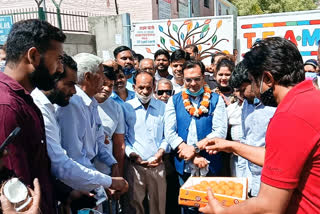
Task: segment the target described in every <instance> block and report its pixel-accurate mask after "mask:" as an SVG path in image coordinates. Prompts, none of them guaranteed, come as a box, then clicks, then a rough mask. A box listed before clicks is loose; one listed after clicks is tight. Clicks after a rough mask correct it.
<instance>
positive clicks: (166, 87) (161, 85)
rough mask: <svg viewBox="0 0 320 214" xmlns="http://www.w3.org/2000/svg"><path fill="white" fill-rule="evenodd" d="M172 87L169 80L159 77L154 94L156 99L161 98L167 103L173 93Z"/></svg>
mask: <svg viewBox="0 0 320 214" xmlns="http://www.w3.org/2000/svg"><path fill="white" fill-rule="evenodd" d="M172 89H173V87H172V83H171V81H170V80H168V79H166V78H161V79H160V80H159V81H158V82H157V86H156V90H155V96H156V98H157V99H158V100H161V101H163V102H164V103H167V102H168V100H169V98H170V97H171V96H172V95H173V90H172Z"/></svg>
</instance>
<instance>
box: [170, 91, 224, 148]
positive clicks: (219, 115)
mask: <svg viewBox="0 0 320 214" xmlns="http://www.w3.org/2000/svg"><path fill="white" fill-rule="evenodd" d="M189 99H190V101H191V102H192V104H193V106H196V99H200V97H196V99H193V98H192V97H190V98H189ZM212 114H213V116H212V132H211V133H210V134H208V135H207V138H215V137H218V138H226V136H227V130H228V117H227V111H226V107H225V104H224V101H223V99H222V98H221V97H220V96H219V100H218V103H217V105H216V108H215V110H214V112H213V113H212ZM165 121H166V125H165V136H166V140H167V142H168V143H169V144H170V146H171V148H172V149H176V148H177V146H179V144H180V143H181V142H182V141H183V139H182V138H181V137H180V136H179V135H178V133H177V119H176V111H175V108H174V104H173V99H172V97H170V98H169V101H168V103H167V106H166V113H165ZM188 130H189V133H188V137H187V144H189V145H192V144H194V143H197V142H198V137H197V128H196V121H195V117H192V119H191V122H190V125H189V129H188Z"/></svg>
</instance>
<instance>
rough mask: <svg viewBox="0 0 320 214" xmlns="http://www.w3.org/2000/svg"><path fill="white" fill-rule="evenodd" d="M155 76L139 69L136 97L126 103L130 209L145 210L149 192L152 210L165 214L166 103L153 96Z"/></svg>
mask: <svg viewBox="0 0 320 214" xmlns="http://www.w3.org/2000/svg"><path fill="white" fill-rule="evenodd" d="M154 82H155V81H154V77H153V76H152V74H150V73H148V72H144V71H138V72H137V74H136V75H135V78H134V85H133V87H134V90H135V92H136V97H135V98H134V99H132V100H130V101H128V102H127V103H125V104H126V109H127V110H128V114H127V115H126V116H128V121H127V126H128V132H126V148H125V153H126V155H127V157H129V158H130V160H131V162H129V163H128V170H127V178H128V183H129V203H130V210H128V212H126V213H146V211H145V210H144V206H143V200H144V198H145V197H146V195H148V197H147V198H148V202H149V213H152V214H164V213H165V203H166V173H165V167H164V164H163V162H162V157H163V154H164V153H165V151H167V149H168V144H167V142H166V140H165V138H164V111H165V104H164V103H163V102H162V101H160V100H156V99H154V98H153V90H154Z"/></svg>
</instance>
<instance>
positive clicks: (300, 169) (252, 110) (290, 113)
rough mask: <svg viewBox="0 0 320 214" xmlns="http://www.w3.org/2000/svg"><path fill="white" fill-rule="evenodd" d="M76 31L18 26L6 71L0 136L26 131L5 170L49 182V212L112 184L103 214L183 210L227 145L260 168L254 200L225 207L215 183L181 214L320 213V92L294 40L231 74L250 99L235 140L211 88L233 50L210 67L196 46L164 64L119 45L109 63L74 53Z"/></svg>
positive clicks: (164, 56)
mask: <svg viewBox="0 0 320 214" xmlns="http://www.w3.org/2000/svg"><path fill="white" fill-rule="evenodd" d="M65 38H66V36H65V35H64V34H63V32H62V31H61V30H59V29H57V28H55V27H53V26H52V25H50V24H49V23H47V22H45V21H40V20H25V21H21V22H18V23H15V24H14V25H13V27H12V29H11V31H10V34H9V36H8V40H7V43H6V66H5V69H4V72H3V73H0V88H1V89H0V111H1V113H0V118H1V119H0V122H1V124H0V130H1V131H0V142H1V143H2V142H3V141H4V140H5V139H6V137H7V136H8V135H9V134H10V132H11V131H12V130H13V129H15V128H16V127H20V128H21V129H22V132H21V134H20V135H19V136H18V137H17V139H16V141H15V142H14V143H12V144H10V145H9V146H8V147H7V150H8V151H9V152H8V155H7V156H6V157H4V158H3V162H4V166H5V167H6V168H8V169H9V170H12V171H13V172H14V175H15V176H17V177H19V178H20V179H21V180H22V181H23V182H24V183H25V184H27V185H30V186H32V185H33V181H34V179H36V178H38V180H39V183H40V188H41V202H40V210H41V212H42V213H49V214H50V213H56V208H57V203H56V202H57V200H59V201H60V202H62V204H64V205H65V207H67V209H69V208H71V210H72V212H73V213H77V211H78V210H79V209H82V208H84V207H94V206H95V205H96V204H95V202H96V201H95V200H94V199H93V196H92V194H90V192H91V191H93V190H96V189H97V188H101V187H102V188H103V189H105V190H106V192H107V194H108V196H109V197H110V199H112V200H110V203H109V204H108V206H107V207H106V206H104V212H107V213H113V212H115V211H116V210H118V209H119V207H120V208H121V210H122V212H123V213H152V214H157V213H159V214H164V213H179V212H180V208H179V207H178V204H177V201H178V197H177V195H178V191H179V187H180V186H181V185H183V183H184V182H185V181H186V180H187V179H188V178H189V177H190V176H192V175H195V176H199V175H200V176H222V175H225V174H224V168H225V164H224V161H223V160H224V158H223V154H222V153H220V152H221V151H224V152H228V153H234V154H236V156H234V157H233V158H235V159H236V161H234V163H235V165H234V167H235V168H236V170H235V172H236V176H245V177H247V173H248V172H249V173H250V174H251V175H250V177H252V179H250V185H249V186H250V196H251V197H252V198H251V199H249V200H247V201H245V202H243V203H241V204H239V205H236V206H232V207H229V208H226V207H223V206H222V205H221V204H220V203H219V202H218V201H216V200H215V199H214V195H213V193H212V191H211V190H208V196H209V203H208V205H207V206H206V207H204V208H201V209H199V210H198V209H197V208H190V207H184V206H183V207H182V209H181V212H182V213H185V214H188V213H199V212H203V213H248V212H249V213H283V212H287V213H317V212H319V210H320V200H319V199H320V198H319V196H318V195H317V190H318V188H317V182H318V181H319V168H320V165H319V152H320V151H319V147H318V144H319V138H320V137H319V124H320V121H319V119H318V118H317V117H315V116H314V115H316V109H317V107H319V106H320V97H319V95H320V94H319V93H320V92H319V90H318V85H317V82H316V81H315V80H313V81H303V80H304V71H303V62H302V58H301V55H300V53H299V51H298V50H297V48H296V47H295V46H294V44H293V43H291V42H289V41H287V40H285V39H282V38H277V37H275V38H269V39H265V40H262V41H260V42H259V43H257V44H255V45H254V46H253V48H252V49H251V51H249V52H248V53H247V54H246V55H245V56H244V60H243V61H242V62H240V63H239V64H238V65H237V67H236V69H235V71H234V73H233V74H232V77H231V85H232V86H233V87H234V88H236V89H237V90H239V92H240V96H239V97H241V98H242V99H245V101H244V103H243V104H241V105H242V107H241V109H240V112H241V118H242V120H241V121H242V124H241V125H242V137H241V140H239V141H240V142H239V141H236V140H235V141H231V140H225V139H226V137H227V133H228V126H229V128H230V124H231V123H230V117H229V115H230V114H229V112H228V108H229V106H228V107H227V106H226V103H225V102H224V100H223V98H222V97H221V96H219V94H217V93H215V92H213V91H212V89H213V88H214V87H216V85H217V83H216V81H215V78H214V76H215V69H216V66H217V65H218V67H219V59H218V57H219V56H221V57H224V54H216V55H215V56H214V57H213V58H212V68H207V69H206V67H205V66H204V64H203V63H202V62H201V61H199V60H197V48H196V46H192V45H191V46H188V47H187V48H186V49H185V50H180V49H179V50H176V51H174V52H173V53H172V54H171V55H170V54H169V52H167V51H165V50H162V49H160V50H158V51H157V52H156V53H155V54H154V59H139V58H141V57H139V56H137V54H135V53H134V52H133V51H132V50H131V49H130V48H128V47H126V46H120V47H118V48H116V49H115V50H114V60H109V61H107V62H103V60H102V59H101V58H100V57H98V56H95V55H93V54H89V53H79V54H77V55H75V56H73V57H70V56H68V55H66V54H65V53H64V52H63V48H62V44H63V42H64V40H65ZM135 61H136V62H135ZM169 66H170V68H171V70H172V72H169ZM207 83H208V84H207ZM311 97H312V98H311ZM255 98H259V101H257V102H256V99H255ZM305 105H307V106H308V110H306V109H305V108H304V106H305ZM276 106H277V109H275V107H276ZM234 108H236V106H234ZM229 111H230V110H229ZM270 118H272V119H271V120H270ZM269 121H270V124H269ZM228 124H229V125H228ZM268 124H269V125H268ZM231 128H232V127H231ZM231 139H232V138H231ZM265 145H266V147H265ZM241 162H242V163H243V162H244V163H245V164H244V165H245V168H244V169H241V167H240V166H244V165H243V164H242V165H241ZM246 166H247V167H246ZM260 166H263V168H261V167H260ZM172 169H173V170H172ZM241 170H242V171H241ZM261 170H262V172H261ZM260 176H261V183H260ZM35 184H37V180H36V182H35ZM35 189H36V190H37V191H39V187H38V186H37V185H36V186H35ZM126 192H127V193H126ZM1 199H2V198H1ZM119 199H121V200H120V204H121V205H120V206H119V204H118V200H119ZM270 204H272V206H270Z"/></svg>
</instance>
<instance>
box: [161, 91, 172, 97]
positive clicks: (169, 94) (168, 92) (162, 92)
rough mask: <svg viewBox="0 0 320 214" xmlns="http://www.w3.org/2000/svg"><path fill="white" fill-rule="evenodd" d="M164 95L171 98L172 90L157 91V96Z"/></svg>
mask: <svg viewBox="0 0 320 214" xmlns="http://www.w3.org/2000/svg"><path fill="white" fill-rule="evenodd" d="M164 93H166V94H167V95H168V96H171V95H172V94H173V93H172V90H158V91H157V94H158V95H159V96H161V95H163V94H164Z"/></svg>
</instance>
